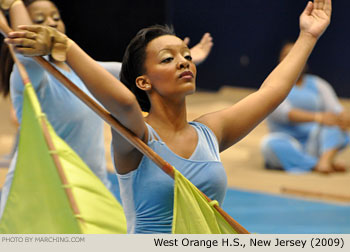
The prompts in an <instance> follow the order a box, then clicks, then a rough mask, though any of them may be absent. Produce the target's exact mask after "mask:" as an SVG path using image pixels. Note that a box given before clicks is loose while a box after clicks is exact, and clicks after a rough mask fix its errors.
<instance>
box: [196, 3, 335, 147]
mask: <svg viewBox="0 0 350 252" xmlns="http://www.w3.org/2000/svg"><path fill="white" fill-rule="evenodd" d="M331 12H332V6H331V0H314V1H313V2H311V1H310V2H308V4H307V6H306V8H305V10H304V11H303V13H302V14H301V16H300V35H299V37H298V39H297V41H296V42H295V44H294V46H293V48H292V49H291V51H290V52H289V54H288V55H287V56H286V57H285V58H284V59H283V61H282V62H281V63H280V64H279V65H278V66H277V67H276V68H275V69H274V70H273V71H272V73H271V74H270V75H269V76H268V77H267V78H266V80H265V81H264V83H263V84H262V86H261V87H260V89H259V90H258V91H257V92H255V93H253V94H251V95H249V96H248V97H246V98H245V99H243V100H241V101H240V102H238V103H237V104H235V105H233V106H232V107H229V108H227V109H224V110H221V111H218V112H215V113H211V114H208V115H205V116H202V117H201V118H199V119H197V120H198V121H200V122H203V123H205V124H206V125H208V126H209V127H210V128H211V129H212V130H213V131H214V132H215V134H216V135H217V137H218V140H219V144H220V149H221V150H225V149H226V148H228V147H230V146H232V145H233V144H234V143H235V142H237V141H239V140H240V139H242V138H243V137H244V136H245V135H247V134H248V133H249V132H250V131H251V130H252V129H253V128H254V127H256V126H257V125H258V124H259V123H260V122H261V121H262V120H263V119H264V118H265V117H266V116H267V115H268V114H269V113H271V112H272V111H273V110H274V109H275V108H276V107H277V106H278V105H279V104H280V103H281V102H282V101H283V100H284V99H285V98H286V96H287V95H288V93H289V91H290V90H291V88H292V87H293V85H294V83H295V81H296V80H297V78H298V76H299V74H300V72H301V71H302V69H303V67H304V65H305V63H306V61H307V59H308V57H309V55H310V53H311V52H312V50H313V48H314V46H315V44H316V42H317V40H318V38H319V37H320V36H321V35H322V34H323V32H324V31H325V30H326V28H327V26H328V24H329V22H330V17H331Z"/></svg>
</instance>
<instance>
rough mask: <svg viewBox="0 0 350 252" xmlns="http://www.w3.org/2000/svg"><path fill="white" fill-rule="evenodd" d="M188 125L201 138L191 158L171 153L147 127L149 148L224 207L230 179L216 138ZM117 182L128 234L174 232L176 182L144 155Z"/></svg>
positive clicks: (202, 127) (198, 126)
mask: <svg viewBox="0 0 350 252" xmlns="http://www.w3.org/2000/svg"><path fill="white" fill-rule="evenodd" d="M189 124H190V125H191V126H192V127H194V128H195V130H196V132H197V135H198V143H197V147H196V149H195V151H194V152H193V154H192V156H191V157H190V158H189V159H185V158H182V157H180V156H178V155H177V154H175V153H174V152H172V151H171V150H170V149H169V148H168V146H167V145H166V144H165V143H164V142H163V141H162V140H161V138H160V137H159V136H158V134H157V133H156V132H155V130H154V129H153V128H152V127H151V126H150V125H148V124H146V125H147V127H148V132H149V138H148V146H149V147H151V148H152V149H153V150H154V151H155V152H156V153H158V154H159V155H160V156H161V157H162V158H164V159H165V160H166V161H167V162H168V163H170V164H171V165H173V166H174V167H175V168H176V169H177V170H179V171H180V172H181V173H182V174H183V175H184V176H185V177H186V178H187V179H189V180H190V181H191V182H192V183H193V184H194V185H195V186H197V187H198V188H199V189H200V190H201V191H202V192H204V193H205V194H206V195H207V196H208V197H209V198H210V199H212V200H217V201H218V202H219V204H220V205H221V204H222V202H223V200H224V197H225V193H226V188H227V177H226V173H225V170H224V167H223V165H222V163H221V161H220V156H219V147H218V143H217V139H216V136H215V135H214V133H213V132H212V131H211V130H210V129H209V128H208V127H207V126H205V125H203V124H201V123H199V122H190V123H189ZM184 144H186V143H184ZM118 180H119V186H120V195H121V199H122V204H123V208H124V212H125V215H126V219H127V226H128V233H171V227H172V219H173V199H174V181H173V179H172V178H170V177H169V176H168V175H167V174H165V173H164V172H163V171H162V170H161V169H160V168H159V167H158V166H156V165H155V164H154V163H153V162H152V161H151V160H150V159H149V158H147V157H145V156H144V157H143V158H142V160H141V162H140V164H139V166H138V168H137V169H136V170H134V171H131V172H129V173H128V174H123V175H120V174H118Z"/></svg>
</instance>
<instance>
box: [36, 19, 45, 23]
mask: <svg viewBox="0 0 350 252" xmlns="http://www.w3.org/2000/svg"><path fill="white" fill-rule="evenodd" d="M34 23H36V24H42V23H44V19H37V20H34Z"/></svg>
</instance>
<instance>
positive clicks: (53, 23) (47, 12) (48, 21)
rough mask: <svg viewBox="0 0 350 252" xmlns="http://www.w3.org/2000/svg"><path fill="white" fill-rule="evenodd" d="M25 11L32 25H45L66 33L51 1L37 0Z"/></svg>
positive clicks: (58, 13)
mask: <svg viewBox="0 0 350 252" xmlns="http://www.w3.org/2000/svg"><path fill="white" fill-rule="evenodd" d="M27 9H28V12H29V15H30V17H31V19H32V21H33V23H34V24H39V25H46V26H50V27H53V28H56V29H57V30H58V31H60V32H62V33H65V32H66V28H65V26H64V23H63V21H62V19H61V16H60V12H59V11H58V9H57V7H56V6H55V5H54V4H53V3H52V2H51V1H46V0H38V1H35V2H33V3H31V4H30V5H29V6H28V7H27Z"/></svg>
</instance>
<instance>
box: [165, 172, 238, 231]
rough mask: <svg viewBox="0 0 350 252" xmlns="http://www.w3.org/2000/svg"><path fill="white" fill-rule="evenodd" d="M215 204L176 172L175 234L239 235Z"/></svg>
mask: <svg viewBox="0 0 350 252" xmlns="http://www.w3.org/2000/svg"><path fill="white" fill-rule="evenodd" d="M215 204H218V202H217V201H211V202H208V201H207V200H206V198H205V197H204V196H203V194H202V193H201V192H200V191H199V189H198V188H197V187H195V186H194V185H193V184H192V183H191V182H190V181H189V180H188V179H186V178H185V177H184V176H183V175H182V174H181V173H180V172H179V171H177V170H175V185H174V216H173V226H172V233H173V234H237V232H236V231H235V230H234V229H233V228H232V227H231V225H230V224H229V223H228V222H227V221H226V220H225V219H224V218H223V217H222V215H221V214H220V213H219V212H218V211H217V210H216V209H215V208H214V205H215Z"/></svg>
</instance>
